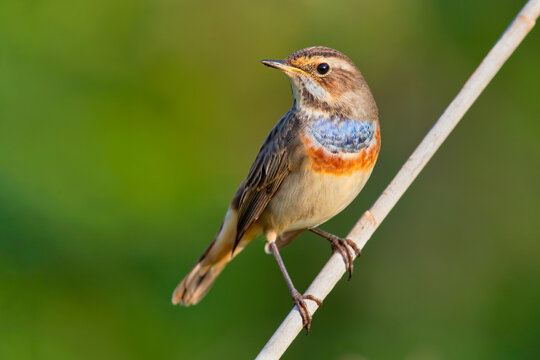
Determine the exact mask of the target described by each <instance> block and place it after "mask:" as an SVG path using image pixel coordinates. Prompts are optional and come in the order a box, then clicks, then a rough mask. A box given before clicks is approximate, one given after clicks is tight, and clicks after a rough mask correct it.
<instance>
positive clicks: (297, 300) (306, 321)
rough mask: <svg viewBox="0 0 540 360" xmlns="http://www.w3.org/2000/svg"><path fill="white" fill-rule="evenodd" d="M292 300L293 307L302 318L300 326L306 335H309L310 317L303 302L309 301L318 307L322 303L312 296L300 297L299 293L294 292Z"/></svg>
mask: <svg viewBox="0 0 540 360" xmlns="http://www.w3.org/2000/svg"><path fill="white" fill-rule="evenodd" d="M292 298H293V300H294V305H296V308H297V309H298V312H299V313H300V316H301V317H302V325H303V326H304V328H305V329H306V334H309V329H310V327H311V315H310V313H309V310H308V308H307V305H306V302H305V300H311V301H314V302H316V303H317V305H318V306H321V305H322V301H321V300H319V299H317V298H316V297H315V296H313V295H302V294H300V293H299V292H296V293H294V294H293V295H292Z"/></svg>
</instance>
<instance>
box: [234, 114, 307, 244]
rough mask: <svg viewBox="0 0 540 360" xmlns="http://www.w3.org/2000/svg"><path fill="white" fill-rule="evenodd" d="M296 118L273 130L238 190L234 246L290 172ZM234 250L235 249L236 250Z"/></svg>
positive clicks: (287, 117)
mask: <svg viewBox="0 0 540 360" xmlns="http://www.w3.org/2000/svg"><path fill="white" fill-rule="evenodd" d="M295 125H296V118H295V117H294V115H293V113H292V111H289V112H288V113H286V114H285V115H284V116H283V117H282V118H281V120H280V121H279V122H278V123H277V124H276V126H275V127H274V128H273V129H272V131H271V132H270V134H268V137H267V138H266V140H265V141H264V143H263V145H262V147H261V149H260V150H259V154H258V155H257V157H256V158H255V162H254V163H253V165H252V167H251V170H250V171H249V174H248V176H247V178H246V180H245V181H244V183H243V184H242V185H241V186H240V189H238V192H237V196H236V198H237V199H238V200H237V201H238V227H237V232H236V241H235V245H234V246H235V247H236V245H238V242H239V241H240V239H241V238H242V236H243V235H244V233H245V232H246V231H247V230H248V229H249V227H250V226H251V225H252V224H253V223H254V222H255V221H257V219H258V218H259V216H261V214H262V212H263V211H264V209H265V208H266V206H267V205H268V203H269V202H270V200H272V198H273V197H274V195H275V194H276V192H277V191H278V190H279V188H280V186H281V184H283V181H284V180H285V179H286V178H287V175H289V172H290V171H291V168H292V166H291V152H292V150H293V149H294V145H295V142H294V139H297V138H298V137H295V136H294V130H295V129H296V127H295ZM233 251H234V250H233Z"/></svg>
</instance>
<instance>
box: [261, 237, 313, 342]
mask: <svg viewBox="0 0 540 360" xmlns="http://www.w3.org/2000/svg"><path fill="white" fill-rule="evenodd" d="M268 245H269V247H270V250H271V251H272V254H274V257H275V258H276V261H277V263H278V265H279V269H280V270H281V272H282V273H283V277H284V278H285V282H286V283H287V287H288V288H289V292H290V293H291V297H292V298H293V300H294V304H295V305H296V307H297V309H298V312H299V313H300V316H301V317H302V324H303V325H304V328H305V329H306V331H307V332H308V333H309V328H310V326H311V315H310V314H309V310H308V308H307V305H306V302H305V301H304V300H311V301H315V302H316V303H317V305H319V306H321V305H322V301H321V300H319V299H317V298H316V297H315V296H313V295H302V294H300V292H299V291H298V290H296V288H295V287H294V285H293V283H292V280H291V277H290V276H289V273H288V272H287V269H286V268H285V264H283V260H282V259H281V255H280V254H279V250H278V248H277V246H276V243H275V242H274V241H272V242H269V243H268Z"/></svg>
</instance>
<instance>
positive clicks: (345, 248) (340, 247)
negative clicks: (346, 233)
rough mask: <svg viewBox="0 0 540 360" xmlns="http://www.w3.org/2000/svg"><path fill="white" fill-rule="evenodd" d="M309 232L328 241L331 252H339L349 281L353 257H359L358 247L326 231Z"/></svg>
mask: <svg viewBox="0 0 540 360" xmlns="http://www.w3.org/2000/svg"><path fill="white" fill-rule="evenodd" d="M309 230H310V231H311V232H313V233H315V234H317V235H320V236H322V237H323V238H325V239H327V240H328V241H330V244H332V250H333V251H336V250H337V251H339V253H340V254H341V256H342V257H343V261H344V262H345V267H346V268H347V271H348V272H349V280H350V279H351V276H352V273H353V269H354V265H353V261H354V255H356V256H358V255H360V249H359V248H358V246H356V244H355V243H354V241H352V240H349V239H343V238H340V237H338V236H336V235H333V234H330V233H327V232H326V231H323V230H321V229H317V228H312V229H309ZM349 247H350V248H351V249H352V250H353V251H354V255H353V254H351V251H350V249H349Z"/></svg>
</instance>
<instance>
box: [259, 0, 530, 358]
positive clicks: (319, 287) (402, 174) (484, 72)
mask: <svg viewBox="0 0 540 360" xmlns="http://www.w3.org/2000/svg"><path fill="white" fill-rule="evenodd" d="M539 15H540V0H529V1H528V2H527V4H526V5H525V6H524V7H523V9H522V10H521V11H520V12H519V14H518V16H517V17H516V18H515V19H514V21H513V22H512V24H511V25H510V26H509V27H508V28H507V29H506V31H505V32H504V34H503V35H502V37H501V38H500V39H499V40H498V41H497V43H496V44H495V46H494V47H493V48H492V49H491V50H490V52H489V53H488V54H487V56H486V57H485V58H484V60H483V61H482V63H481V64H480V65H479V66H478V68H477V69H476V71H475V72H474V73H473V74H472V76H471V77H470V78H469V79H468V80H467V82H466V83H465V85H464V86H463V88H462V89H461V90H460V92H459V93H458V95H457V96H456V97H455V98H454V100H453V101H452V102H451V103H450V105H449V106H448V107H447V108H446V110H445V111H444V113H443V114H442V115H441V117H440V118H439V120H437V122H436V123H435V125H434V126H433V128H432V129H431V130H430V131H429V132H428V133H427V135H426V136H425V137H424V139H423V140H422V142H421V143H420V144H419V145H418V147H417V148H416V149H415V151H414V152H413V153H412V155H411V156H410V157H409V159H408V160H407V161H406V162H405V164H404V165H403V167H402V168H401V169H400V170H399V172H398V173H397V175H396V176H395V177H394V179H393V180H392V182H391V183H390V184H389V185H388V187H387V188H386V189H385V190H384V191H383V193H382V194H381V195H380V196H379V198H378V199H377V201H375V203H374V204H373V205H372V206H371V208H370V210H368V211H366V212H365V213H364V214H363V215H362V217H361V218H360V219H359V220H358V222H357V223H356V225H355V226H354V227H353V229H352V230H351V232H350V233H349V235H348V236H347V238H348V239H351V240H353V241H354V242H355V243H356V244H357V245H358V248H359V249H362V248H363V247H364V245H365V244H366V242H367V241H368V240H369V239H370V237H371V235H372V234H373V233H374V232H375V230H376V229H377V227H378V226H379V225H380V223H381V222H382V221H383V220H384V219H385V218H386V216H387V215H388V213H389V212H390V210H392V208H393V207H394V206H395V204H396V203H397V202H398V201H399V199H400V198H401V196H402V195H403V194H404V193H405V191H406V190H407V188H408V187H409V186H410V185H411V183H412V182H413V181H414V179H415V178H416V177H417V176H418V174H419V173H420V171H421V170H422V169H423V168H424V166H425V165H426V164H427V162H428V161H429V160H430V159H431V157H432V156H433V154H435V152H436V151H437V149H438V148H439V147H440V146H441V144H442V143H443V142H444V140H445V139H446V138H447V137H448V135H449V134H450V133H451V132H452V130H453V129H454V128H455V126H456V125H457V124H458V123H459V121H460V120H461V118H462V117H463V115H465V113H466V112H467V110H468V109H469V108H470V107H471V105H472V104H473V103H474V101H475V100H476V99H477V98H478V96H479V95H480V94H481V93H482V91H483V90H484V89H485V88H486V86H487V85H488V84H489V82H490V81H491V80H492V79H493V77H494V76H495V74H496V73H497V72H498V71H499V69H500V68H501V67H502V66H503V64H504V62H505V61H506V60H507V59H508V58H509V57H510V55H511V54H512V53H513V52H514V50H515V49H516V48H517V47H518V45H519V44H520V43H521V41H523V39H524V38H525V36H526V35H527V34H528V33H529V31H530V30H531V29H532V28H533V26H534V24H535V21H536V19H537V18H538V16H539ZM344 273H345V265H344V264H343V261H342V260H341V256H340V254H337V253H334V255H332V256H331V257H330V259H329V260H328V262H327V263H326V265H325V266H324V267H323V269H322V270H321V272H320V273H319V274H318V275H317V277H316V278H315V280H314V281H313V283H312V284H311V286H310V287H309V288H308V290H307V291H308V292H309V293H310V294H313V296H316V297H317V298H319V299H321V300H323V299H324V298H325V297H326V295H328V294H329V293H330V291H332V289H333V288H334V286H335V285H336V284H337V282H338V281H339V279H341V277H342V276H343V274H344ZM307 308H308V311H309V313H310V314H313V313H314V312H315V310H317V305H316V304H315V303H313V302H310V303H309V304H308V306H307ZM301 329H302V320H301V318H300V316H299V315H298V313H297V312H295V311H291V312H290V313H289V315H287V317H286V318H285V320H284V321H283V322H282V323H281V325H280V326H279V328H278V329H277V330H276V332H275V333H274V335H273V336H272V337H271V338H270V340H269V341H268V343H267V344H266V345H265V347H264V348H263V349H262V350H261V352H260V353H259V355H258V356H257V358H256V360H270V359H279V358H280V357H281V355H283V353H284V352H285V351H286V350H287V348H288V347H289V345H290V344H291V343H292V342H293V340H294V339H295V337H296V336H297V335H298V333H299V332H300V330H301Z"/></svg>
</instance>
